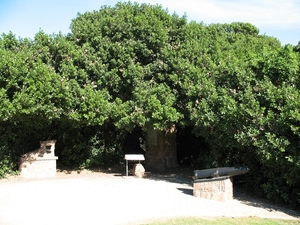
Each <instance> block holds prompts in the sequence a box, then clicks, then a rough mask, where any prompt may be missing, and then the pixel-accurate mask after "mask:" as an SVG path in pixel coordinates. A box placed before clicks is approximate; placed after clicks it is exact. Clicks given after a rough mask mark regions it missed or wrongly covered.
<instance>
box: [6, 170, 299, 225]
mask: <svg viewBox="0 0 300 225" xmlns="http://www.w3.org/2000/svg"><path fill="white" fill-rule="evenodd" d="M192 193H193V188H192V184H191V179H189V178H187V177H186V176H182V175H180V174H178V173H165V174H148V175H147V177H146V178H135V177H133V176H128V177H126V176H124V174H122V173H112V172H111V173H103V172H93V173H92V172H88V171H86V172H82V173H80V174H77V173H76V172H73V173H71V174H64V173H58V174H57V176H56V177H55V178H50V179H35V180H26V179H21V178H20V177H17V178H10V179H3V180H0V224H1V225H23V224H31V225H36V224H39V225H40V224H43V225H48V224H49V225H50V224H51V225H53V224H58V225H60V224H72V225H77V224H80V225H83V224H86V225H94V224H101V225H102V224H105V225H110V224H113V225H115V224H146V223H147V222H149V221H151V220H155V219H160V218H169V217H186V216H196V217H250V216H255V217H263V218H282V219H300V215H299V214H298V213H297V212H295V211H291V210H287V209H285V208H281V207H276V206H274V205H272V204H268V203H266V202H262V201H260V200H258V199H254V198H251V197H249V196H246V195H243V194H241V193H238V192H234V199H233V200H230V201H227V202H218V201H213V200H206V199H201V198H196V197H193V196H192Z"/></svg>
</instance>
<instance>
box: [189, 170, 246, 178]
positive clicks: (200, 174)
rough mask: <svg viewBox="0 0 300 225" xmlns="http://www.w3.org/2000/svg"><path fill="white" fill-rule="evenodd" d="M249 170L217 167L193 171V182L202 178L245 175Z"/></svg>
mask: <svg viewBox="0 0 300 225" xmlns="http://www.w3.org/2000/svg"><path fill="white" fill-rule="evenodd" d="M249 170H250V169H249V168H248V167H219V168H212V169H204V170H194V173H195V176H194V180H197V179H202V178H214V177H221V176H228V177H232V176H237V175H240V174H244V173H247V172H248V171H249Z"/></svg>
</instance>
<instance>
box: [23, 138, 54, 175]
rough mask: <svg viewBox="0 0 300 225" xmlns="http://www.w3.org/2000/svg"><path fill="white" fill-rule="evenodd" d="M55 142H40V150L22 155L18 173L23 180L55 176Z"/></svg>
mask: <svg viewBox="0 0 300 225" xmlns="http://www.w3.org/2000/svg"><path fill="white" fill-rule="evenodd" d="M55 143H56V140H48V141H40V148H39V149H37V150H35V151H32V152H28V153H26V154H24V155H22V156H21V157H20V159H19V171H20V175H21V177H24V178H47V177H54V176H55V174H56V160H57V159H58V157H57V156H55V154H54V151H55Z"/></svg>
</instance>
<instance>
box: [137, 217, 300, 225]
mask: <svg viewBox="0 0 300 225" xmlns="http://www.w3.org/2000/svg"><path fill="white" fill-rule="evenodd" d="M171 224H172V225H202V224H203V225H232V224H233V225H235V224H236V225H275V224H276V225H288V224H292V225H296V224H300V220H279V219H264V218H258V217H247V218H244V217H241V218H240V217H235V218H227V217H222V218H205V219H204V218H194V217H186V218H172V219H164V220H158V221H152V222H149V223H141V225H171Z"/></svg>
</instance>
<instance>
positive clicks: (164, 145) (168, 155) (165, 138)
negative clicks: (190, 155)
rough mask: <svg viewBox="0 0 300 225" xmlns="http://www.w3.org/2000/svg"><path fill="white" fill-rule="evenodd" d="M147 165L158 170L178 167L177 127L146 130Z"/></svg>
mask: <svg viewBox="0 0 300 225" xmlns="http://www.w3.org/2000/svg"><path fill="white" fill-rule="evenodd" d="M146 166H147V168H149V169H152V170H156V171H165V170H166V169H167V168H172V167H177V143H176V130H175V127H174V128H172V129H170V130H166V131H158V130H149V131H147V132H146Z"/></svg>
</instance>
